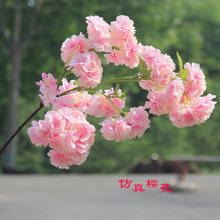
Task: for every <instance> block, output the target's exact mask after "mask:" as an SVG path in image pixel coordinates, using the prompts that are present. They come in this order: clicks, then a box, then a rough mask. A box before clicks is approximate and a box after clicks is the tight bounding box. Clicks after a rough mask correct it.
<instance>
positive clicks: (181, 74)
mask: <svg viewBox="0 0 220 220" xmlns="http://www.w3.org/2000/svg"><path fill="white" fill-rule="evenodd" d="M188 72H189V70H188V69H182V70H180V72H179V74H178V76H179V77H180V78H181V79H182V80H183V81H188V80H187V79H186V77H187V75H188Z"/></svg>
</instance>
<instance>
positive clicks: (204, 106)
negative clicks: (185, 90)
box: [169, 94, 216, 128]
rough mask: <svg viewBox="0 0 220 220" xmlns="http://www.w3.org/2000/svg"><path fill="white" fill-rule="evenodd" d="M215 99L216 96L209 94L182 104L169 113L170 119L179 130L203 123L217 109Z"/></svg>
mask: <svg viewBox="0 0 220 220" xmlns="http://www.w3.org/2000/svg"><path fill="white" fill-rule="evenodd" d="M213 98H215V96H214V95H211V94H208V95H207V96H204V97H199V98H197V99H194V100H189V101H187V102H186V103H183V104H180V105H179V106H178V108H175V109H173V111H171V112H170V113H169V118H170V120H171V121H172V123H173V125H174V126H176V127H178V128H182V127H191V126H193V125H196V124H197V125H198V124H200V123H203V122H205V121H206V120H207V119H208V118H209V117H210V115H211V113H212V111H213V109H214V107H215V104H216V102H214V101H212V99H213Z"/></svg>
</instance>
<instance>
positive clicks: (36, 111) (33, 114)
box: [0, 102, 44, 156]
mask: <svg viewBox="0 0 220 220" xmlns="http://www.w3.org/2000/svg"><path fill="white" fill-rule="evenodd" d="M43 107H44V104H43V103H42V102H40V106H39V107H38V108H37V109H36V110H35V111H34V112H33V113H32V114H31V115H30V116H29V117H28V118H27V119H26V120H25V121H24V122H23V124H22V125H21V126H20V127H19V128H18V129H17V130H16V131H15V132H14V134H13V135H12V136H11V137H10V139H9V140H8V141H7V143H6V144H5V145H4V146H3V147H2V149H1V150H0V156H1V155H2V153H3V152H4V150H5V149H6V148H7V146H8V145H9V144H10V142H11V141H12V140H13V139H14V137H15V136H16V135H17V134H18V133H19V132H20V130H21V129H22V128H23V127H24V126H25V125H26V124H27V123H28V122H29V121H30V120H31V119H32V118H33V117H34V116H35V115H36V114H37V113H38V112H39V111H40V110H41V109H42V108H43Z"/></svg>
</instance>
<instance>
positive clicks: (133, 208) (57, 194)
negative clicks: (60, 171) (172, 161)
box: [0, 174, 220, 220]
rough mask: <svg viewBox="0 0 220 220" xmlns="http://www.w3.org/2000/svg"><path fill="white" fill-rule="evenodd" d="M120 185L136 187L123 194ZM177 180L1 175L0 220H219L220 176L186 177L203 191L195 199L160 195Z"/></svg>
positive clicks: (170, 177)
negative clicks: (152, 184) (165, 185)
mask: <svg viewBox="0 0 220 220" xmlns="http://www.w3.org/2000/svg"><path fill="white" fill-rule="evenodd" d="M121 179H124V180H125V179H128V180H131V181H133V182H132V183H131V185H130V187H129V188H125V187H124V188H121V185H120V183H119V182H118V181H119V180H121ZM148 179H154V180H157V183H158V184H159V185H158V188H148V187H147V186H146V181H147V180H148ZM174 179H175V176H174V175H161V174H160V175H159V174H154V175H152V174H145V175H130V174H125V175H47V176H43V175H27V176H16V175H14V176H7V175H0V220H14V219H16V220H44V219H45V220H64V219H68V220H113V219H114V220H139V219H140V220H142V219H144V220H145V219H150V220H161V219H165V220H166V219H169V220H174V219H175V220H176V219H177V220H219V219H220V175H188V177H187V181H189V182H192V181H194V182H197V183H198V185H199V190H198V191H196V192H194V193H180V192H179V193H177V192H176V193H174V192H162V189H160V186H161V184H162V183H166V182H167V181H170V180H174ZM134 184H143V186H142V189H145V191H143V192H139V191H138V192H134V191H132V190H133V189H135V185H134ZM127 186H128V185H127ZM137 186H138V185H136V187H137ZM139 189H140V188H139Z"/></svg>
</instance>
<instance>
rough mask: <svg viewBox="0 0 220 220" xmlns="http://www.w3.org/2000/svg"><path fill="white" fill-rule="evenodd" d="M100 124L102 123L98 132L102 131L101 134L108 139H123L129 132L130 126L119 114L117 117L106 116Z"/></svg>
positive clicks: (117, 140)
mask: <svg viewBox="0 0 220 220" xmlns="http://www.w3.org/2000/svg"><path fill="white" fill-rule="evenodd" d="M100 125H102V128H101V130H100V132H101V133H102V136H103V137H104V138H105V139H106V140H108V141H110V140H116V142H119V141H121V140H122V141H124V140H125V139H126V138H128V135H129V134H130V132H131V127H130V126H129V125H128V124H127V123H126V122H125V120H124V119H123V118H122V117H121V116H119V117H118V118H107V119H105V120H104V121H103V122H102V123H100Z"/></svg>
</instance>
